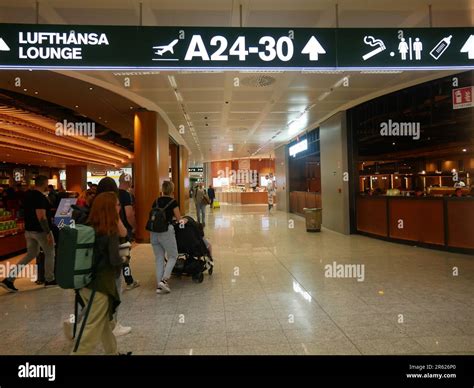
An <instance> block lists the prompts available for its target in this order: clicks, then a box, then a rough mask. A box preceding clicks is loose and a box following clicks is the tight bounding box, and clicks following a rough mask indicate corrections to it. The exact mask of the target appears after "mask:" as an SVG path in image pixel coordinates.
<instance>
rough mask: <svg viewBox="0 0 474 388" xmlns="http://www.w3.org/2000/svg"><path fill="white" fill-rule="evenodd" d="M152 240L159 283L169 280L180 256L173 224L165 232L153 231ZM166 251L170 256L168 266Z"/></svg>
mask: <svg viewBox="0 0 474 388" xmlns="http://www.w3.org/2000/svg"><path fill="white" fill-rule="evenodd" d="M150 242H151V246H152V247H153V253H154V254H155V260H156V282H157V283H159V282H161V281H162V280H163V279H164V280H168V279H169V278H170V277H171V271H173V268H174V266H175V264H176V259H177V258H178V247H177V245H176V236H175V233H174V227H173V225H169V226H168V230H167V231H166V232H164V233H154V232H151V233H150ZM165 253H166V254H167V256H168V261H167V263H166V266H165Z"/></svg>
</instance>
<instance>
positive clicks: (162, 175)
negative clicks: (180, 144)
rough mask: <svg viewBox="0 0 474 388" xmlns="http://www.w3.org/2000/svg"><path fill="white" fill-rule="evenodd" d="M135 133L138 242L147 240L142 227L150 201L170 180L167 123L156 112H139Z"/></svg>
mask: <svg viewBox="0 0 474 388" xmlns="http://www.w3.org/2000/svg"><path fill="white" fill-rule="evenodd" d="M134 133H135V139H134V140H135V160H134V181H135V212H136V217H137V230H136V239H137V242H149V241H150V234H149V232H148V231H147V230H146V229H145V226H146V222H147V220H148V214H149V212H150V209H151V205H152V203H153V201H154V200H155V199H156V198H157V197H158V196H159V195H160V191H161V184H162V183H163V181H164V180H169V175H168V170H169V166H168V164H169V135H168V126H167V124H166V122H165V121H164V120H163V119H162V118H161V116H160V115H159V114H158V113H156V112H150V111H146V110H143V111H139V112H137V113H136V114H135V119H134Z"/></svg>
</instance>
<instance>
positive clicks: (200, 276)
mask: <svg viewBox="0 0 474 388" xmlns="http://www.w3.org/2000/svg"><path fill="white" fill-rule="evenodd" d="M203 280H204V274H203V273H202V272H200V273H199V274H196V275H195V276H193V281H194V282H195V283H202V281H203Z"/></svg>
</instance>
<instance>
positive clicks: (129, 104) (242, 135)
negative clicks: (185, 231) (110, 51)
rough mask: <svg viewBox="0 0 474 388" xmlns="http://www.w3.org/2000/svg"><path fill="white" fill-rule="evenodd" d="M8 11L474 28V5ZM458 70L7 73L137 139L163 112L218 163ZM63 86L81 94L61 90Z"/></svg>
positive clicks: (6, 18) (183, 140)
mask: <svg viewBox="0 0 474 388" xmlns="http://www.w3.org/2000/svg"><path fill="white" fill-rule="evenodd" d="M0 5H1V6H2V13H1V14H0V23H40V24H41V23H42V24H45V25H46V24H56V25H63V24H75V25H78V26H79V25H84V26H87V25H103V26H111V25H122V26H137V25H142V26H145V27H146V26H188V27H191V26H207V27H209V26H211V27H212V26H214V28H215V29H216V33H217V31H218V28H224V27H244V28H247V27H257V26H258V27H260V28H261V29H262V31H264V29H265V27H293V28H334V27H341V28H353V27H354V28H358V27H364V28H378V27H382V26H383V27H396V28H405V27H406V28H408V27H410V28H412V27H423V28H425V27H429V26H430V25H433V26H434V27H437V28H439V27H445V26H450V27H461V26H468V25H472V20H471V18H472V15H473V12H472V9H473V2H472V1H459V2H445V1H416V2H413V1H399V2H396V3H394V2H391V1H385V0H383V1H368V2H362V3H361V2H356V1H338V2H336V1H318V2H314V1H294V2H291V4H289V3H288V2H285V1H271V2H269V1H264V0H262V1H259V0H255V1H242V2H236V1H230V0H229V1H200V2H199V4H197V3H196V2H193V1H183V2H179V4H177V3H176V2H172V1H144V2H138V1H114V2H113V3H112V2H108V3H106V2H104V3H97V2H92V1H82V2H81V3H80V4H79V3H77V2H73V1H39V2H33V1H19V2H15V3H11V2H7V1H0ZM336 5H337V7H336ZM368 10H370V16H368ZM336 11H337V12H336ZM374 14H376V15H377V17H374ZM413 39H414V38H413ZM171 43H172V42H171ZM369 46H371V45H369ZM369 46H367V47H369ZM362 47H365V46H364V45H362ZM425 49H426V48H425ZM388 51H389V50H386V52H388ZM425 53H426V56H427V57H428V58H430V57H429V56H428V55H427V50H425ZM123 54H124V55H125V54H126V51H124V52H123ZM375 55H377V53H376V54H375ZM323 56H324V55H323ZM397 56H398V53H397ZM465 57H466V58H467V55H465ZM375 58H377V57H375ZM371 59H372V60H373V59H374V58H371ZM364 60H365V59H364ZM457 72H459V70H457V71H456V70H417V71H412V70H409V69H406V70H403V69H402V70H377V69H374V70H370V69H366V70H359V71H350V70H340V71H338V70H336V71H333V70H323V71H319V70H318V69H313V70H311V69H309V70H307V71H304V70H303V71H285V70H265V69H263V68H262V69H259V70H255V69H250V70H246V69H242V70H237V69H234V70H232V69H226V70H225V71H224V70H212V69H207V70H204V71H193V70H175V71H163V70H145V69H142V70H140V69H137V70H135V71H133V70H108V71H105V70H103V71H93V70H77V69H76V70H65V69H62V70H55V71H43V70H41V71H39V70H33V71H27V70H26V71H25V70H7V71H5V70H2V71H1V72H0V88H3V89H6V90H10V91H14V92H17V93H22V94H25V95H29V96H31V97H36V98H40V99H43V100H45V101H49V102H53V103H55V104H58V105H62V106H64V107H66V108H68V109H70V110H71V111H73V112H75V113H76V114H78V115H85V116H87V117H88V118H89V119H91V120H94V121H95V122H97V123H99V124H100V125H102V126H104V128H108V129H110V130H111V131H113V132H116V133H117V134H119V135H120V136H121V137H122V138H123V139H124V140H125V139H126V140H128V141H132V140H133V131H132V129H131V125H130V122H131V119H132V117H133V112H135V111H136V109H139V108H145V109H149V110H156V111H159V112H160V113H161V114H162V115H163V116H164V117H165V119H166V120H167V123H168V126H169V127H170V136H172V137H173V138H174V140H175V141H177V142H178V143H180V144H184V145H185V146H186V147H187V148H188V149H189V151H190V152H191V155H192V156H191V158H192V160H194V161H209V160H219V159H228V158H245V157H255V156H257V157H258V156H265V155H267V156H268V155H269V154H271V153H272V151H273V150H274V149H275V148H277V147H279V146H280V145H283V144H286V143H288V142H289V141H290V140H292V139H294V138H295V137H296V136H297V135H298V134H301V133H304V132H305V131H307V130H311V129H313V128H315V127H317V126H318V125H319V124H320V123H321V122H323V121H324V120H326V119H327V118H329V117H331V116H332V115H333V114H335V113H337V112H338V111H342V110H346V109H348V108H351V107H353V106H356V105H358V104H360V103H362V102H365V101H368V100H370V99H373V98H375V97H378V96H380V95H383V94H387V93H390V92H393V91H396V90H399V89H403V88H406V87H409V86H412V85H416V84H420V83H423V82H426V81H429V80H432V79H437V78H441V77H444V76H447V75H450V74H455V73H457ZM16 77H21V79H22V81H23V82H22V84H21V85H22V86H21V87H18V86H16V85H15V79H16ZM32 85H35V87H34V88H33V87H32ZM61 88H63V90H68V91H70V90H78V91H79V92H73V93H63V92H62V89H61ZM91 88H92V89H93V90H92V89H91ZM82 91H83V92H82ZM35 92H37V93H38V94H35ZM114 95H115V96H114ZM115 100H117V101H115ZM118 101H120V103H119V102H118ZM97 102H99V103H98V104H96V103H97ZM98 106H100V108H98ZM104 110H105V112H104ZM231 145H232V148H233V151H232V152H231V151H229V147H230V146H231Z"/></svg>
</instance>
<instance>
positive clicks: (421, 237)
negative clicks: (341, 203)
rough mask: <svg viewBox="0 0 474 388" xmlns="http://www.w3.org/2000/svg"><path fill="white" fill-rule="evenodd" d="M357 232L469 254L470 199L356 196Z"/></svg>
mask: <svg viewBox="0 0 474 388" xmlns="http://www.w3.org/2000/svg"><path fill="white" fill-rule="evenodd" d="M357 230H358V231H359V232H363V233H368V234H371V235H375V236H380V237H385V238H388V239H395V240H405V241H411V242H413V243H420V244H426V245H428V246H433V247H437V246H439V247H444V248H448V249H449V248H450V249H451V250H460V251H461V252H466V253H471V252H474V197H464V198H452V197H422V198H417V197H390V196H359V197H358V198H357Z"/></svg>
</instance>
